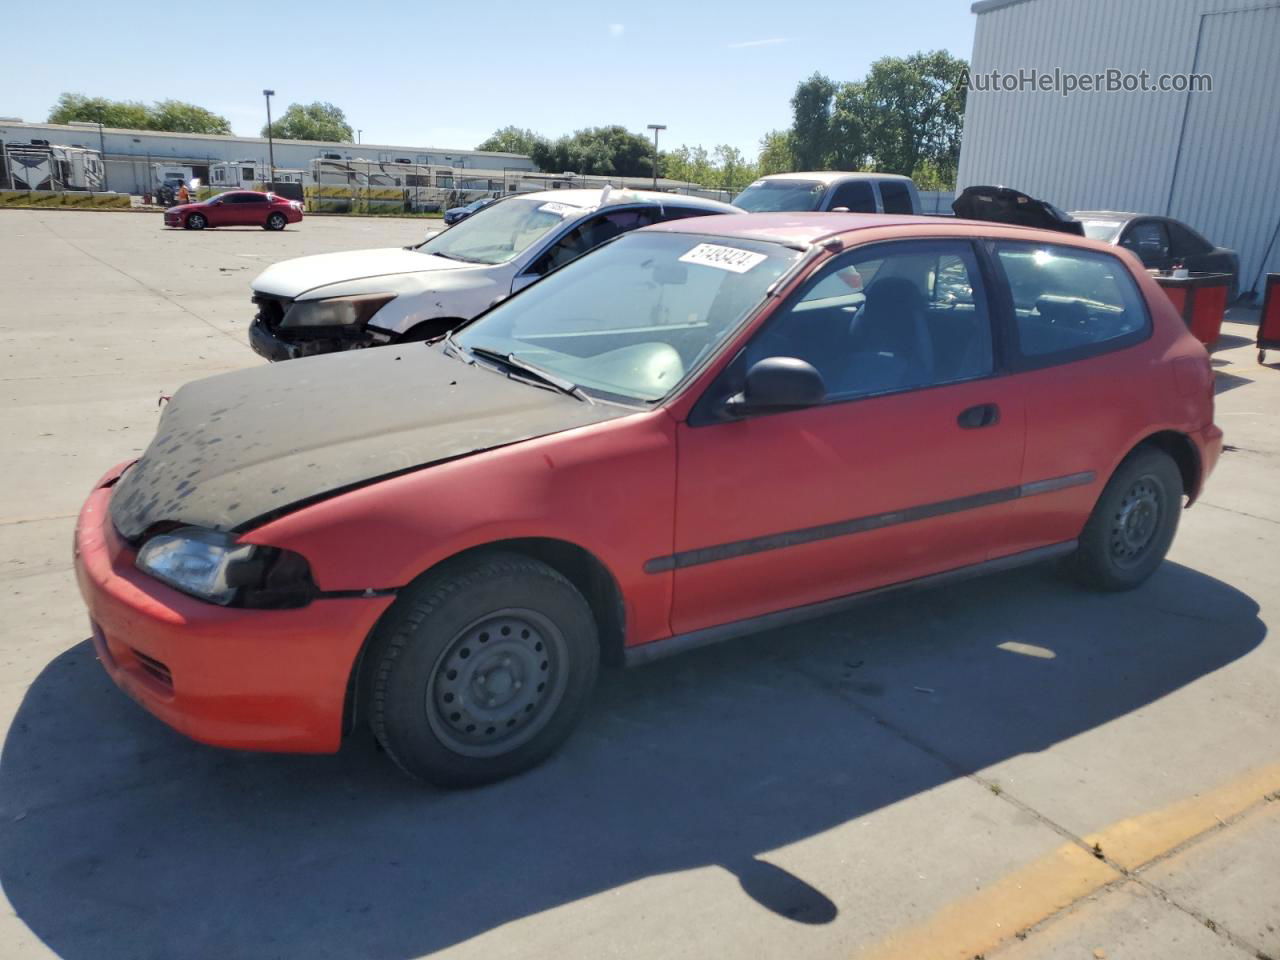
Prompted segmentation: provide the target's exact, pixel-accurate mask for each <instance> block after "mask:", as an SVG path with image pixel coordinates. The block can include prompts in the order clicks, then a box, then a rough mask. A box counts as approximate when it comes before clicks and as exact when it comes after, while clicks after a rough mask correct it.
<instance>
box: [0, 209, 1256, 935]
mask: <svg viewBox="0 0 1280 960" xmlns="http://www.w3.org/2000/svg"><path fill="white" fill-rule="evenodd" d="M425 229H426V227H425V225H424V224H423V222H422V221H417V220H405V221H394V220H385V221H384V220H341V219H337V218H313V219H308V220H307V221H305V222H304V223H303V224H302V225H301V227H300V228H291V229H289V230H287V231H285V232H284V233H283V234H272V233H265V232H263V231H259V230H215V231H205V232H203V233H185V232H163V231H162V230H161V229H160V225H159V219H158V217H153V216H149V215H144V214H112V213H87V212H86V213H68V212H61V211H0V291H2V293H0V296H2V297H3V300H0V303H2V304H3V309H2V310H0V363H2V369H0V395H2V396H3V399H4V410H5V413H6V416H5V417H4V418H3V420H2V421H0V442H2V444H3V446H2V449H3V450H4V451H5V460H6V464H5V469H4V470H3V471H0V624H3V627H2V632H0V736H2V737H3V742H4V747H3V753H2V754H0V886H2V887H3V893H4V898H5V904H6V905H7V907H6V909H7V912H6V913H5V914H4V915H3V916H0V958H3V960H7V958H10V957H39V956H50V955H55V956H61V957H66V958H76V960H79V958H84V960H89V958H92V960H102V958H144V957H156V958H160V957H166V958H168V957H174V956H182V957H218V958H230V957H255V958H256V957H286V958H292V957H308V958H313V957H370V958H379V960H407V958H411V957H417V956H423V955H427V954H430V953H434V952H436V951H443V952H444V953H445V954H446V955H448V956H455V957H473V956H474V957H480V956H484V957H486V958H487V960H491V958H493V957H531V956H556V957H558V958H577V957H582V958H598V957H608V956H615V957H648V956H653V955H659V954H661V955H665V956H676V957H691V958H692V957H706V956H735V957H756V956H761V957H764V956H770V957H772V956H806V957H818V958H837V957H839V958H851V957H856V956H859V955H865V956H868V957H880V958H885V957H902V958H906V957H911V958H923V957H934V956H937V957H955V958H957V960H970V958H972V957H974V956H975V955H977V954H983V955H985V956H986V957H988V958H990V957H1005V956H1008V957H1011V958H1016V960H1029V958H1044V957H1055V958H1056V957H1082V958H1085V960H1087V958H1089V957H1098V956H1099V954H1098V953H1097V951H1102V955H1104V956H1106V957H1135V958H1137V957H1142V958H1149V957H1156V956H1158V957H1160V958H1161V960H1183V958H1197V960H1199V958H1205V957H1219V956H1220V957H1241V958H1245V957H1257V956H1269V957H1272V958H1273V960H1276V958H1280V943H1278V942H1277V933H1276V930H1277V929H1278V928H1280V879H1277V878H1280V870H1277V869H1276V864H1277V863H1280V817H1278V816H1277V811H1278V810H1280V803H1277V802H1275V801H1274V800H1271V801H1269V800H1267V799H1266V798H1267V797H1268V796H1272V795H1274V794H1276V793H1277V791H1280V693H1278V692H1277V691H1280V652H1278V650H1277V644H1276V641H1275V638H1274V637H1273V636H1272V635H1271V633H1270V631H1269V628H1268V624H1269V623H1270V622H1271V620H1273V619H1277V618H1280V569H1277V565H1278V564H1280V549H1277V548H1278V546H1280V487H1277V484H1276V476H1277V472H1276V471H1277V456H1278V455H1280V369H1277V368H1276V367H1275V366H1272V367H1265V368H1264V367H1259V366H1258V365H1257V364H1256V363H1254V360H1253V350H1252V348H1251V346H1249V343H1250V342H1251V337H1252V328H1250V327H1249V326H1248V324H1247V323H1229V324H1228V325H1227V328H1226V336H1225V337H1224V340H1223V343H1222V347H1221V349H1219V350H1218V351H1217V353H1216V354H1215V358H1216V362H1217V364H1218V367H1219V398H1218V421H1219V423H1220V424H1221V425H1223V427H1224V429H1225V430H1226V431H1227V441H1228V443H1229V444H1230V445H1231V449H1230V450H1229V451H1228V452H1227V454H1225V455H1224V458H1223V461H1222V463H1221V465H1220V466H1219V469H1218V471H1217V473H1216V474H1215V475H1214V477H1213V478H1212V479H1211V481H1210V484H1209V487H1208V490H1207V493H1206V495H1205V498H1204V501H1203V502H1202V503H1201V504H1199V505H1197V506H1196V507H1195V508H1193V509H1192V510H1191V511H1189V512H1188V513H1187V514H1186V516H1185V517H1184V518H1183V525H1182V529H1181V531H1180V533H1179V538H1178V540H1177V542H1176V543H1175V546H1174V550H1173V553H1172V556H1171V559H1170V562H1168V563H1167V564H1166V565H1165V566H1164V568H1162V570H1161V571H1160V572H1159V573H1158V574H1157V575H1156V576H1155V577H1154V578H1153V579H1152V581H1151V582H1150V583H1149V584H1147V585H1146V586H1145V587H1144V588H1142V589H1141V590H1139V591H1136V592H1135V593H1132V594H1125V595H1119V596H1115V595H1108V596H1103V595H1098V594H1092V593H1088V592H1084V591H1081V590H1078V589H1077V588H1075V587H1073V586H1071V585H1069V584H1067V583H1065V582H1063V581H1062V580H1060V579H1059V578H1057V577H1056V576H1055V574H1054V572H1053V571H1052V570H1051V569H1047V570H1025V571H1020V572H1018V573H1014V574H1011V575H1006V576H1001V577H995V578H990V579H987V580H983V581H978V582H972V583H967V584H963V585H957V586H954V587H951V588H946V589H942V590H939V591H935V592H933V593H930V594H922V595H917V596H914V597H910V598H897V599H888V600H885V601H882V602H879V603H876V604H874V605H872V606H868V607H865V608H863V609H861V610H859V611H858V612H856V613H854V614H851V615H846V616H841V617H834V618H829V619H827V620H823V621H820V622H817V623H813V624H808V625H804V626H800V627H793V628H788V629H785V630H780V631H775V632H773V633H770V634H765V635H761V636H757V637H753V638H750V639H747V640H744V641H740V642H737V643H733V644H728V645H724V646H721V647H718V648H711V649H707V650H703V651H699V652H697V653H694V654H690V655H687V656H684V657H680V658H675V659H672V660H669V661H665V662H661V663H658V664H655V665H653V666H650V667H645V668H641V669H639V670H635V671H631V672H629V673H622V672H613V673H608V674H606V675H605V676H604V678H603V681H602V684H601V689H600V691H599V693H598V695H597V697H596V699H595V703H594V706H593V708H592V712H591V715H590V716H589V717H588V719H587V722H586V724H585V725H584V728H583V730H582V731H581V732H580V733H579V734H578V735H576V736H575V737H574V738H573V739H572V740H571V741H570V743H569V744H568V745H567V747H566V749H565V750H564V751H562V752H561V753H560V754H559V755H558V756H557V757H556V758H554V759H553V760H552V761H551V762H550V763H548V764H547V765H545V766H544V767H542V768H539V769H538V770H535V771H533V772H531V773H530V774H527V775H525V776H523V777H520V778H518V779H516V780H513V781H509V782H507V783H503V784H499V785H496V786H494V787H491V788H487V789H484V790H478V791H470V792H465V793H442V792H437V791H433V790H429V789H424V788H422V787H419V786H416V785H414V784H412V783H409V782H407V781H406V780H404V779H403V778H402V777H401V776H400V775H398V774H397V773H396V772H395V771H394V769H392V768H391V766H390V765H389V764H387V763H386V762H384V760H383V758H381V757H380V756H379V755H378V754H377V752H376V750H375V749H374V747H373V745H372V743H371V740H370V738H369V737H368V736H367V735H365V734H363V733H361V734H358V735H357V736H355V737H353V738H352V739H351V741H350V742H349V743H348V744H347V745H346V746H345V747H344V749H343V751H342V752H341V753H340V754H338V755H337V756H334V757H288V756H285V757H282V756H260V755H251V754H240V753H231V752H221V751H216V750H212V749H208V748H205V747H201V746H198V745H196V744H193V743H190V742H188V741H186V740H185V739H183V738H182V737H180V736H178V735H177V734H174V733H172V732H171V731H169V730H168V729H166V728H165V727H164V726H162V725H161V724H159V723H158V722H157V721H155V720H154V719H152V718H151V717H150V716H148V715H147V714H145V713H143V712H142V711H141V710H140V709H138V708H137V707H136V706H134V705H133V704H132V703H131V702H130V701H129V700H128V699H127V698H125V697H124V696H122V695H121V694H120V693H119V691H117V690H116V689H115V688H114V686H112V685H111V683H110V682H109V681H108V680H107V679H106V677H105V675H104V674H103V673H102V671H101V669H100V668H99V667H98V665H97V664H96V663H95V662H94V657H93V654H92V651H91V649H90V648H89V647H88V645H87V644H86V643H85V642H84V637H85V635H86V632H87V631H86V626H85V618H84V614H83V611H82V608H81V605H80V600H79V596H78V594H77V592H76V589H75V584H74V581H73V577H72V576H71V574H70V563H69V559H70V558H69V555H70V540H71V531H72V526H73V522H74V514H75V512H76V510H77V509H78V507H79V505H80V502H81V500H82V499H83V497H84V495H85V493H86V491H87V490H88V488H89V486H90V485H91V483H92V482H93V480H94V479H95V478H96V477H97V476H98V475H100V474H101V473H102V472H103V471H104V470H105V469H106V468H107V467H109V466H110V465H111V464H113V463H115V462H117V461H119V460H121V459H124V458H126V457H129V456H131V455H134V454H136V452H138V451H139V450H141V448H142V447H143V446H145V444H146V442H147V440H148V439H149V438H150V436H151V433H152V431H153V429H154V425H155V418H156V413H157V400H158V398H159V396H160V395H161V394H165V393H170V392H172V390H173V389H174V388H175V387H176V386H178V385H179V384H181V383H182V382H184V381H186V380H190V379H193V378H196V377H199V376H204V375H208V374H212V373H216V372H219V371H222V370H230V369H236V368H239V367H243V366H246V365H249V364H254V363H257V362H258V360H257V358H256V357H255V356H254V355H253V354H252V353H251V352H250V351H249V349H248V347H247V346H246V345H245V339H244V338H245V331H246V328H247V325H248V320H249V319H250V317H251V314H252V308H251V306H250V304H249V302H248V281H249V280H250V279H251V277H252V276H253V275H254V273H255V272H256V271H257V270H259V269H261V268H262V267H263V266H265V265H266V264H267V263H269V262H271V261H272V260H274V259H277V258H284V257H289V256H297V255H301V254H304V253H318V252H325V251H329V250H339V249H347V248H353V247H361V246H393V245H402V244H405V243H409V242H412V241H414V240H416V239H417V238H418V236H419V234H420V233H421V232H422V231H423V230H425ZM1242 316H1243V318H1244V319H1245V320H1247V319H1248V315H1247V314H1243V315H1242ZM1273 358H1274V359H1280V357H1274V356H1273ZM1095 844H1097V849H1095Z"/></svg>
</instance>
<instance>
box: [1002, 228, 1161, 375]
mask: <svg viewBox="0 0 1280 960" xmlns="http://www.w3.org/2000/svg"><path fill="white" fill-rule="evenodd" d="M996 251H997V254H998V256H999V258H1000V265H1001V267H1003V269H1004V272H1005V276H1006V277H1007V278H1008V280H1009V290H1010V292H1011V293H1012V295H1013V306H1014V313H1015V315H1016V318H1017V331H1018V343H1019V348H1020V351H1021V353H1022V355H1023V356H1024V357H1027V358H1029V359H1031V360H1032V361H1033V362H1034V363H1035V365H1043V364H1044V363H1059V362H1066V361H1068V360H1075V359H1082V358H1084V357H1087V356H1092V355H1094V354H1096V353H1101V352H1105V351H1107V350H1112V349H1119V348H1121V347H1125V346H1129V345H1130V344H1133V343H1137V342H1139V341H1141V340H1144V339H1146V336H1147V334H1148V333H1149V332H1150V329H1151V320H1150V317H1149V316H1148V314H1147V307H1146V301H1144V300H1143V298H1142V293H1141V292H1140V291H1139V290H1138V285H1137V284H1136V283H1135V282H1134V279H1133V276H1132V275H1131V274H1130V273H1129V271H1128V269H1127V268H1126V267H1125V266H1124V264H1123V263H1121V262H1120V260H1119V259H1118V258H1116V257H1113V256H1111V255H1109V254H1105V253H1095V252H1093V251H1091V250H1077V249H1075V248H1073V247H1061V246H1057V245H1055V244H1034V245H1033V244H1029V243H997V244H996Z"/></svg>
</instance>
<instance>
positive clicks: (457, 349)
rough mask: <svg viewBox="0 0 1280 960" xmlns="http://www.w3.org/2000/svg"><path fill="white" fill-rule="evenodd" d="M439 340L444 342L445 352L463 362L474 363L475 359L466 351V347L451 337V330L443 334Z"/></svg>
mask: <svg viewBox="0 0 1280 960" xmlns="http://www.w3.org/2000/svg"><path fill="white" fill-rule="evenodd" d="M441 342H442V343H443V344H444V348H443V349H444V351H445V353H450V354H452V355H453V356H455V357H457V358H458V359H459V360H461V361H462V362H463V363H475V360H474V359H473V358H472V357H471V355H470V354H468V353H467V351H466V348H464V347H463V346H462V345H461V344H459V343H458V342H457V341H456V340H454V339H453V331H452V330H450V331H449V332H448V333H446V334H445V335H444V339H443V340H442V341H441Z"/></svg>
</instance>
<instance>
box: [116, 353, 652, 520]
mask: <svg viewBox="0 0 1280 960" xmlns="http://www.w3.org/2000/svg"><path fill="white" fill-rule="evenodd" d="M628 412H629V411H628V410H627V409H626V408H624V407H617V406H613V405H608V404H595V405H592V404H588V403H584V402H582V401H580V400H575V399H574V398H572V397H568V396H565V395H563V394H560V393H554V392H552V391H549V390H543V389H540V388H538V387H532V386H529V385H527V384H524V383H518V382H515V381H512V380H510V379H508V378H507V377H505V376H503V375H501V374H499V373H495V372H493V371H492V370H487V369H481V368H480V367H477V366H474V365H468V364H466V363H463V362H461V361H459V360H456V359H453V358H451V357H448V356H445V355H444V354H443V353H441V351H440V349H439V348H437V347H428V346H426V345H425V344H421V343H414V344H404V345H401V346H394V347H380V348H378V349H373V350H356V351H351V352H347V353H337V354H328V355H325V356H318V357H308V358H305V359H301V360H291V361H289V362H288V363H279V364H270V365H269V366H263V367H253V368H251V369H248V370H240V371H237V372H235V373H227V374H222V375H220V376H216V377H210V378H208V379H206V380H197V381H195V382H194V383H189V384H187V385H186V386H184V387H183V388H182V389H181V390H179V391H178V392H177V393H175V394H174V396H173V399H172V400H171V401H169V404H168V405H167V406H166V407H165V410H164V413H163V415H162V416H161V419H160V425H159V428H158V429H157V431H156V436H155V439H153V440H152V441H151V445H150V446H148V447H147V450H146V452H145V453H143V455H142V458H141V459H140V460H139V461H138V462H137V463H136V464H134V465H133V466H132V467H130V468H129V469H128V470H127V471H126V472H125V474H124V476H122V477H121V478H120V481H119V483H118V484H117V485H116V490H115V494H114V495H113V496H112V498H111V519H112V522H113V523H114V524H115V527H116V529H117V530H118V531H119V533H120V534H121V535H122V536H123V537H125V538H127V539H129V540H136V539H137V538H138V537H139V536H141V535H142V534H143V533H144V532H146V531H147V530H148V529H149V528H150V527H152V526H153V525H155V524H157V523H162V522H174V523H181V524H190V525H194V526H199V527H207V528H210V529H214V530H239V531H243V530H246V529H249V528H251V527H252V526H255V525H256V524H257V523H258V522H260V521H263V520H265V519H269V518H270V517H271V516H274V515H278V514H280V513H282V512H285V511H287V510H288V509H289V508H290V507H292V506H294V505H299V504H302V503H304V502H310V501H312V500H315V499H318V498H322V497H324V496H325V495H327V494H333V493H336V492H340V491H342V490H344V489H347V488H350V487H352V486H358V485H360V484H362V483H366V482H369V481H372V480H375V479H377V478H380V477H386V476H389V475H393V474H396V473H402V472H404V471H406V470H412V469H414V468H416V467H421V466H425V465H427V464H431V463H435V462H438V461H442V460H449V459H454V458H456V457H459V456H464V455H466V454H469V453H477V452H479V451H482V450H488V449H492V448H493V447H499V446H503V445H505V444H509V443H515V442H518V441H520V440H530V439H533V438H534V437H540V436H545V435H547V434H550V433H556V432H558V431H560V430H567V429H570V428H572V427H579V426H584V425H586V424H589V423H597V422H600V421H602V420H608V419H611V418H614V417H618V416H624V415H626V414H627V413H628Z"/></svg>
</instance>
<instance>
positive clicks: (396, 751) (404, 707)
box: [369, 553, 600, 787]
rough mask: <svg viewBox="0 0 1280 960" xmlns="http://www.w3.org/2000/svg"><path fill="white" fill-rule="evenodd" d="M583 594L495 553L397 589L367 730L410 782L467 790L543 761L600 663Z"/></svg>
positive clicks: (572, 719) (379, 645)
mask: <svg viewBox="0 0 1280 960" xmlns="http://www.w3.org/2000/svg"><path fill="white" fill-rule="evenodd" d="M599 657H600V650H599V643H598V641H597V636H596V626H595V621H594V619H593V618H592V615H591V610H590V608H589V607H588V606H587V602H586V600H584V599H583V597H582V594H581V593H579V592H578V590H577V589H576V588H575V587H574V586H573V584H571V583H570V582H569V581H568V580H566V579H565V578H564V577H563V576H561V575H560V574H559V573H558V572H557V571H555V570H553V569H552V568H551V567H548V566H547V565H546V564H543V563H540V562H539V561H537V560H533V559H531V558H529V557H525V556H522V555H520V554H512V553H492V554H487V555H482V556H479V557H476V558H473V559H471V560H469V561H464V562H462V563H461V564H458V565H454V566H452V567H451V568H447V569H445V570H442V571H441V572H439V573H437V574H434V575H429V576H427V577H426V578H424V579H423V580H422V581H420V582H419V583H417V584H416V585H414V586H413V587H411V588H409V589H408V590H407V591H405V593H404V594H402V595H401V597H400V599H399V600H398V601H397V602H396V606H395V607H393V608H392V610H391V612H390V614H389V615H388V617H387V619H386V620H385V621H384V622H383V623H382V624H380V625H379V627H378V630H377V633H376V634H375V636H374V641H373V647H372V648H371V649H370V660H369V663H370V665H371V674H370V678H371V681H370V682H371V687H372V689H371V693H372V697H371V703H372V707H371V711H372V715H371V718H370V719H371V724H372V727H373V732H374V735H375V736H376V737H377V739H378V742H379V743H380V744H381V745H382V747H383V748H384V749H385V750H386V752H387V754H388V755H389V756H390V757H391V758H392V759H393V760H394V761H395V762H396V763H397V764H398V765H399V766H400V767H401V768H402V769H403V770H405V771H406V772H407V773H409V774H410V775H411V776H414V777H418V778H420V779H423V780H427V781H430V782H432V783H435V784H438V785H440V786H447V787H461V786H474V785H477V784H482V783H488V782H491V781H494V780H500V779H502V778H504V777H509V776H511V775H513V774H516V773H519V772H521V771H523V770H526V769H528V768H529V767H532V766H534V765H535V764H537V763H540V762H541V761H542V760H544V759H546V757H548V756H549V755H550V754H551V753H552V752H553V751H554V750H555V749H556V748H557V747H558V746H559V745H560V744H561V742H563V741H564V739H565V738H566V737H567V736H568V735H569V733H570V732H571V731H572V729H573V727H574V726H575V725H576V724H577V722H578V719H579V718H580V716H581V715H582V712H583V710H584V709H585V707H586V705H587V701H588V698H589V695H590V693H591V690H592V688H593V686H594V685H595V679H596V673H597V670H598V667H599Z"/></svg>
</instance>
